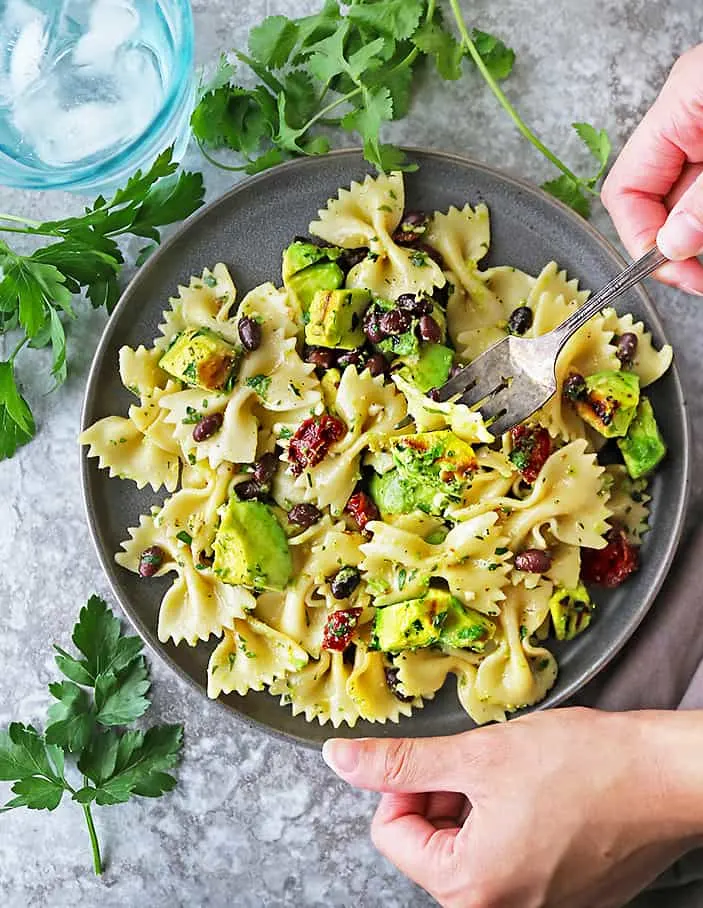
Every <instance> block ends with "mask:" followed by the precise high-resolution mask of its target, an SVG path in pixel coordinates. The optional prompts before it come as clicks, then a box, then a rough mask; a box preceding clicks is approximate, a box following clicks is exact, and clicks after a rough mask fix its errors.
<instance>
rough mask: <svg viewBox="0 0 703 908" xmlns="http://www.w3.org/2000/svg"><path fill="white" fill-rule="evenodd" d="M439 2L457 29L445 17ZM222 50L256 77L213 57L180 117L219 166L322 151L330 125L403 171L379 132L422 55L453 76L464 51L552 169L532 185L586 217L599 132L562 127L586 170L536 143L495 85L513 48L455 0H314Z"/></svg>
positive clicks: (251, 168) (603, 148) (399, 106)
mask: <svg viewBox="0 0 703 908" xmlns="http://www.w3.org/2000/svg"><path fill="white" fill-rule="evenodd" d="M445 7H446V10H445ZM447 11H449V12H450V13H451V16H452V18H453V20H454V23H455V25H456V29H457V30H458V35H459V37H458V39H457V37H456V36H455V34H454V33H453V32H452V31H451V30H450V29H449V28H448V27H447V25H446V23H445V18H446V12H447ZM231 56H232V57H233V58H234V59H235V60H236V61H237V62H238V63H243V64H245V65H246V66H247V67H248V68H249V69H250V70H251V71H252V72H253V73H254V75H255V76H256V77H257V78H258V80H259V81H258V83H257V84H256V85H255V86H254V87H253V88H245V87H243V86H242V85H239V84H237V83H236V82H235V76H236V64H235V63H234V62H231V61H230V59H229V58H228V57H227V56H223V57H222V58H221V59H220V64H219V67H218V69H217V72H216V73H215V74H214V76H213V78H212V79H211V80H210V81H209V82H206V83H204V84H203V85H202V87H201V95H200V102H199V104H198V106H197V107H196V109H195V111H194V113H193V118H192V128H193V133H194V135H195V138H196V140H197V141H198V143H199V145H200V148H201V150H202V151H203V154H204V155H205V156H206V157H207V158H208V160H209V161H210V162H211V163H213V164H215V165H217V166H219V167H223V168H224V169H227V170H242V171H245V172H246V173H249V174H253V173H258V172H259V171H261V170H265V169H266V168H267V167H271V166H273V165H274V164H278V163H280V162H282V161H284V160H286V159H287V158H290V157H294V156H300V155H318V154H324V153H325V152H327V151H329V149H330V146H331V142H330V129H334V128H341V129H343V130H345V131H347V132H349V133H353V134H356V135H358V136H359V137H360V138H361V140H362V142H363V146H364V154H365V157H366V159H367V160H368V161H369V162H370V163H371V164H373V165H375V166H376V167H377V168H378V169H379V170H384V171H387V170H393V169H405V170H410V169H413V165H412V164H411V163H409V162H408V161H407V160H406V157H405V155H404V154H403V152H402V151H401V150H400V149H399V148H397V147H395V146H394V145H390V144H387V143H383V142H382V141H381V138H380V132H381V130H382V128H383V125H384V124H386V123H388V122H390V121H391V120H398V119H401V118H403V117H405V116H406V115H407V113H408V110H409V108H410V103H411V99H412V92H413V88H414V87H415V84H416V82H417V79H418V78H419V77H420V74H421V72H422V70H423V68H424V66H423V64H425V63H427V62H431V63H433V64H434V66H435V68H436V70H437V72H438V74H439V75H440V77H441V78H443V79H446V80H457V79H460V78H461V77H462V75H463V64H464V61H467V62H468V63H469V65H470V66H471V67H472V68H474V71H477V72H478V73H479V74H480V75H481V76H482V78H483V79H484V81H485V82H486V84H487V85H488V87H489V89H490V90H491V91H492V92H493V94H494V95H495V97H496V99H497V100H498V102H499V103H500V105H501V106H502V107H503V109H504V110H505V112H506V113H507V114H508V116H509V117H510V118H511V119H512V121H513V122H514V124H515V126H516V127H517V129H518V130H519V131H520V133H521V134H522V135H523V136H524V137H525V138H526V139H527V140H528V141H529V142H530V143H531V144H532V145H533V146H534V147H535V148H536V149H537V150H538V151H539V152H540V153H541V154H542V155H543V156H544V157H545V158H547V160H548V161H550V162H551V163H552V164H553V165H554V166H555V167H556V168H557V170H559V171H560V175H559V176H558V177H557V178H556V179H553V180H549V181H548V182H547V183H545V184H544V186H543V188H544V189H546V190H547V191H548V192H551V193H552V195H554V196H556V197H557V198H559V199H561V200H562V201H564V202H566V204H568V205H570V206H571V207H572V208H575V209H576V210H577V211H578V212H579V213H580V214H582V215H584V216H586V217H587V216H588V214H589V212H590V203H589V197H590V196H591V195H593V194H595V192H596V186H597V184H598V181H599V180H600V178H601V177H602V175H603V173H604V171H605V167H606V165H607V162H608V157H609V155H610V150H611V148H610V141H609V139H608V136H607V134H606V132H605V130H603V129H601V130H597V129H595V128H594V127H592V126H590V125H589V124H588V123H574V124H573V126H574V128H575V129H576V132H577V133H578V135H579V137H580V138H581V139H582V140H583V141H584V143H585V144H586V146H587V148H588V149H589V151H590V152H591V154H592V155H593V156H594V157H595V159H596V160H597V162H598V170H597V172H596V173H595V174H593V175H591V176H587V177H580V176H578V175H577V174H576V173H574V171H573V170H572V169H571V168H569V167H568V166H567V165H566V164H565V163H564V162H563V161H562V160H561V158H560V157H559V156H558V155H557V154H556V153H555V152H553V151H552V150H551V149H549V148H548V147H547V146H546V145H545V144H544V143H543V142H542V140H541V139H540V138H539V137H538V136H537V135H536V134H535V132H534V131H533V130H532V129H531V128H530V127H529V126H528V125H527V123H525V121H524V120H523V119H522V117H521V116H520V114H519V113H518V111H517V110H516V108H515V107H514V105H513V104H512V103H511V102H510V101H509V99H508V98H507V97H506V95H505V93H504V92H503V90H502V88H501V86H500V84H499V83H500V82H501V81H502V80H504V79H507V78H508V76H509V75H510V73H511V71H512V68H513V64H514V62H515V53H514V51H513V50H512V49H511V48H509V47H507V46H506V45H505V43H504V42H503V41H502V40H501V39H500V38H498V37H496V36H494V35H491V34H488V33H487V32H483V31H480V30H479V29H476V28H474V29H471V30H470V29H469V28H468V26H467V24H466V20H465V17H464V15H463V13H462V11H461V8H460V5H459V2H458V0H448V2H446V3H445V4H441V3H438V2H437V0H351V2H350V3H348V4H344V5H342V4H340V2H338V0H325V3H324V6H323V8H322V9H321V10H320V12H318V13H316V14H314V15H311V16H305V17H303V18H299V19H291V18H288V17H287V16H269V17H268V18H267V19H265V20H264V21H263V22H262V23H261V24H260V25H258V26H256V27H255V28H253V29H252V30H251V32H250V33H249V41H248V53H245V52H243V51H241V50H235V51H233V52H232V55H231ZM223 148H226V149H229V150H231V151H235V152H238V153H239V154H240V155H241V156H242V158H243V163H241V164H235V165H229V164H225V163H223V162H221V161H219V160H218V159H217V158H216V157H215V156H214V155H213V154H212V152H213V151H217V150H218V149H223Z"/></svg>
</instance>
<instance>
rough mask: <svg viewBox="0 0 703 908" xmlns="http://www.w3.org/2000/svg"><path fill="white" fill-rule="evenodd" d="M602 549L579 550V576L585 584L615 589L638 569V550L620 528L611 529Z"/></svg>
mask: <svg viewBox="0 0 703 908" xmlns="http://www.w3.org/2000/svg"><path fill="white" fill-rule="evenodd" d="M606 539H607V540H608V544H607V545H606V547H605V548H604V549H581V576H582V578H583V580H584V581H585V582H586V583H594V584H597V585H598V586H606V587H610V588H612V587H616V586H620V584H621V583H624V582H625V581H626V580H627V578H628V577H629V576H630V574H633V573H634V572H635V571H636V570H637V568H638V567H639V560H640V559H639V549H638V548H637V546H636V545H633V544H632V543H631V542H630V541H629V540H628V538H627V535H626V533H625V531H624V530H623V528H622V527H613V529H612V530H610V532H609V533H608V535H607V536H606Z"/></svg>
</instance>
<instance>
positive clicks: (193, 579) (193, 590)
mask: <svg viewBox="0 0 703 908" xmlns="http://www.w3.org/2000/svg"><path fill="white" fill-rule="evenodd" d="M128 532H129V536H130V538H129V539H128V540H126V541H125V542H123V543H122V549H123V551H122V552H118V553H117V554H116V555H115V561H116V562H117V563H118V564H119V565H121V566H122V567H124V568H127V569H128V570H130V571H132V572H133V573H135V574H136V573H138V572H139V562H140V559H141V554H142V552H144V551H145V550H146V549H149V548H152V547H153V546H158V548H159V549H160V550H161V552H162V553H163V564H162V565H161V567H160V568H159V570H158V572H157V574H156V576H163V575H165V574H168V573H170V572H172V571H175V573H176V574H177V577H176V579H175V580H174V582H173V584H172V585H171V587H170V588H169V589H168V590H167V591H166V594H165V595H164V598H163V600H162V602H161V608H160V609H159V625H158V635H159V640H161V642H162V643H166V642H167V641H168V640H172V641H173V642H174V643H180V642H181V641H185V642H186V643H188V644H189V645H190V646H195V644H196V643H197V642H198V641H199V640H208V639H209V638H210V637H211V636H216V637H220V636H221V635H222V631H223V629H224V628H233V627H234V621H235V619H237V618H245V617H246V615H247V613H248V612H249V611H251V610H253V609H254V607H255V606H256V600H255V599H254V597H253V596H252V594H251V593H250V592H248V591H247V590H245V589H243V588H242V587H238V586H229V585H228V584H225V583H222V582H221V581H220V580H218V578H217V577H216V576H215V574H214V573H213V571H212V569H211V568H210V567H208V566H207V565H205V564H200V563H199V562H195V561H194V559H193V555H192V551H191V549H190V547H189V546H187V545H185V544H184V543H183V542H182V541H181V540H179V539H178V532H180V531H179V529H178V526H176V525H173V524H171V523H166V522H165V521H163V522H161V523H160V524H158V525H157V523H156V519H155V517H152V516H146V515H144V516H142V517H140V519H139V526H138V527H131V528H130V529H129V531H128Z"/></svg>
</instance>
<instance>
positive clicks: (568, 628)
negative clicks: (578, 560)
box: [549, 583, 595, 640]
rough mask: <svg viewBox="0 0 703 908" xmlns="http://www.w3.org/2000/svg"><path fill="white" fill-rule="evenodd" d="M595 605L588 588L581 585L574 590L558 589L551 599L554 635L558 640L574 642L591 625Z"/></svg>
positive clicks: (550, 607) (561, 587)
mask: <svg viewBox="0 0 703 908" xmlns="http://www.w3.org/2000/svg"><path fill="white" fill-rule="evenodd" d="M594 607H595V606H594V604H593V602H592V601H591V597H590V595H589V593H588V590H587V589H586V587H585V586H584V585H583V584H582V583H579V585H578V586H577V587H575V588H574V589H566V588H565V587H563V586H559V587H557V588H556V590H555V591H554V593H553V594H552V596H551V597H550V599H549V611H550V612H551V615H552V622H553V624H554V633H555V635H556V638H557V640H573V638H574V637H576V635H577V634H580V633H581V631H584V630H585V629H586V628H587V627H588V625H589V624H590V623H591V615H592V612H593V609H594Z"/></svg>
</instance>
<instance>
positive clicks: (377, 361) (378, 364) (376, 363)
mask: <svg viewBox="0 0 703 908" xmlns="http://www.w3.org/2000/svg"><path fill="white" fill-rule="evenodd" d="M366 368H367V369H368V370H369V372H370V373H371V374H372V375H373V376H374V378H375V377H376V376H377V375H388V370H389V368H390V367H389V365H388V360H387V359H386V357H385V356H384V355H383V354H382V353H374V355H373V356H372V357H371V358H370V359H369V361H368V362H367V363H366Z"/></svg>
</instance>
